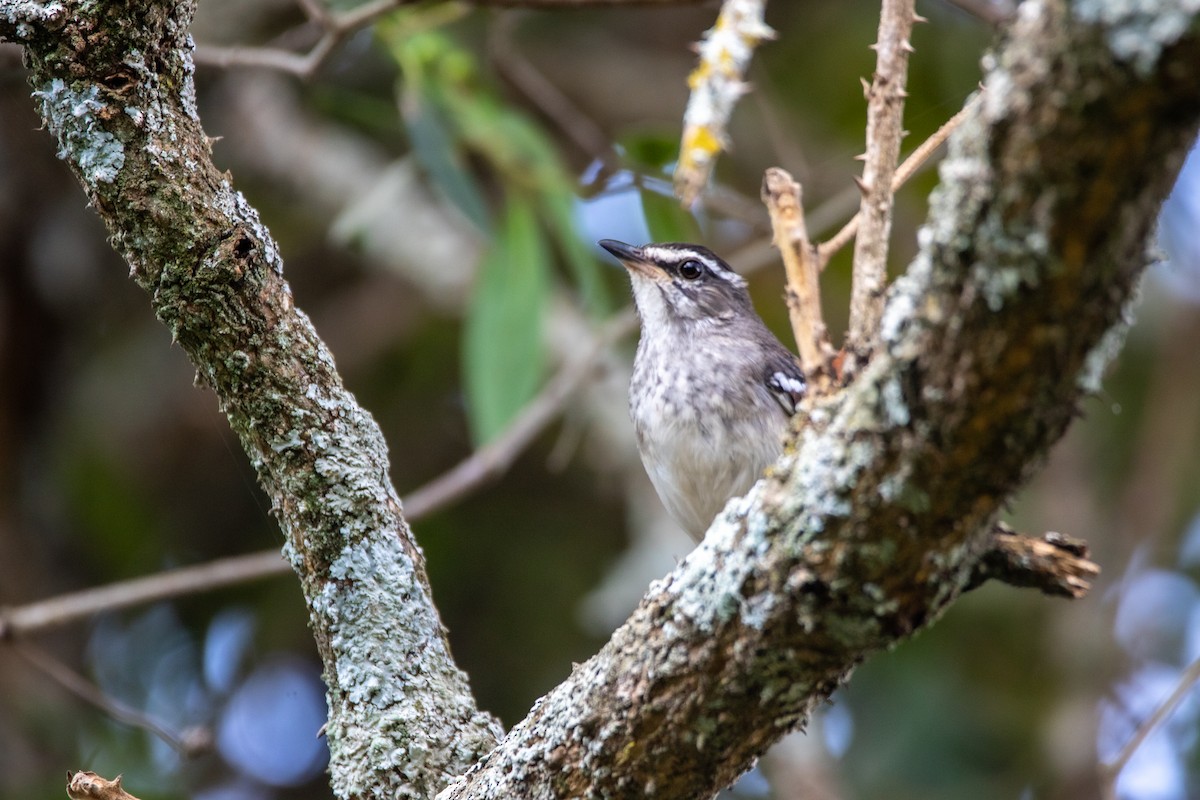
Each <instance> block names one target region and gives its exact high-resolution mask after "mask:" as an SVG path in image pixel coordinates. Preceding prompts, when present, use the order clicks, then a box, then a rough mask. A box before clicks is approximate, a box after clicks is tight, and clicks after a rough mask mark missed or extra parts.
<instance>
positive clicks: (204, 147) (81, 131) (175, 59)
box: [0, 0, 500, 797]
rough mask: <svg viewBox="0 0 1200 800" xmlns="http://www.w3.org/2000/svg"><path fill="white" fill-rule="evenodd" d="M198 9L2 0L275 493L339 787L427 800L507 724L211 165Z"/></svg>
mask: <svg viewBox="0 0 1200 800" xmlns="http://www.w3.org/2000/svg"><path fill="white" fill-rule="evenodd" d="M193 12H194V3H188V2H182V3H170V4H167V3H161V4H159V3H142V2H138V3H132V2H130V3H125V2H112V3H101V4H92V3H77V4H76V3H63V4H53V5H48V6H42V5H39V4H35V3H30V2H14V0H3V1H2V2H0V38H6V39H10V40H14V41H19V42H21V43H22V44H24V45H25V48H26V58H27V60H28V63H29V65H30V80H31V83H32V84H33V86H34V97H35V98H36V99H37V101H38V103H39V105H40V110H41V112H42V114H43V116H44V117H45V119H46V123H47V126H48V128H49V129H50V131H51V132H52V133H53V134H54V135H55V136H56V137H57V138H58V140H59V143H60V145H61V150H60V154H61V155H62V157H63V158H64V159H66V160H67V161H68V163H69V164H70V165H71V167H72V169H73V170H74V171H75V173H76V175H77V177H78V178H79V179H80V181H81V183H82V184H83V187H84V190H85V191H86V193H87V195H88V199H89V200H90V201H91V204H92V205H93V206H94V207H95V208H96V209H97V211H98V213H99V214H100V216H101V218H102V219H103V220H104V222H105V223H106V224H107V225H108V227H109V230H110V232H111V235H112V241H113V243H114V245H115V246H116V248H117V249H118V251H120V253H121V254H122V256H124V258H125V259H126V260H127V261H128V262H129V264H130V267H131V275H132V277H133V279H134V281H135V282H137V284H138V285H139V286H141V287H143V288H144V289H145V290H146V291H147V292H148V293H149V295H150V297H151V300H152V303H153V307H154V311H155V313H156V314H157V315H158V317H159V318H160V319H161V320H162V321H163V323H164V324H166V325H167V327H168V329H169V330H170V331H171V334H172V337H173V338H174V340H175V341H176V342H178V343H179V345H180V346H181V347H183V349H184V350H185V351H186V352H187V353H188V355H189V357H190V358H191V360H192V361H193V363H194V364H195V365H196V368H197V374H198V377H199V380H201V381H203V382H204V383H205V384H207V385H208V386H210V387H211V388H212V389H213V391H214V392H215V393H216V394H217V397H218V398H219V399H220V402H221V404H222V408H223V409H224V411H225V413H226V415H227V416H228V418H229V422H230V425H231V427H232V428H233V430H234V431H235V433H236V434H237V435H238V437H239V439H240V440H241V442H242V446H243V448H244V449H245V450H246V452H247V453H248V454H249V456H250V459H251V462H252V463H253V465H254V467H255V469H256V470H257V472H258V476H259V481H260V482H261V483H262V485H263V487H264V489H265V491H266V492H267V494H268V496H269V497H270V498H271V500H272V507H273V509H274V512H275V513H276V515H277V516H278V518H279V520H280V523H281V525H282V527H283V530H284V533H285V538H286V545H285V548H284V549H285V553H286V555H287V557H288V560H289V561H290V562H291V564H292V567H293V568H294V569H295V570H296V572H297V574H298V575H299V577H300V580H301V586H302V588H303V590H304V595H305V599H306V601H307V603H308V607H309V614H310V620H311V625H312V629H313V632H314V635H315V638H316V641H317V648H318V651H319V652H320V655H321V658H322V660H323V662H324V667H325V679H326V683H327V685H328V687H329V693H328V700H329V705H330V719H329V724H328V726H327V728H326V734H327V737H328V740H329V744H330V750H331V753H332V762H331V772H332V782H333V786H334V790H335V792H336V793H337V794H338V796H340V797H358V796H364V795H365V794H368V793H375V792H378V793H379V794H381V795H382V794H386V795H387V796H391V797H402V796H414V797H429V796H431V795H433V794H434V793H435V792H436V791H437V789H438V788H440V787H441V786H443V785H444V784H445V783H446V782H447V781H448V780H449V779H450V778H451V777H453V776H454V775H458V774H461V773H462V772H463V771H465V770H466V769H467V767H468V766H470V765H471V764H472V763H474V762H475V761H476V760H477V759H478V757H479V756H480V755H481V754H482V753H483V752H486V751H487V750H488V749H490V748H491V747H492V746H493V744H494V742H495V741H496V738H497V737H498V736H499V734H500V727H499V725H498V723H497V722H496V721H495V720H494V719H493V718H492V717H490V716H489V715H486V714H483V713H481V712H480V711H479V710H478V709H477V708H476V707H475V703H474V700H473V698H472V697H471V692H470V689H469V687H468V684H467V679H466V676H465V675H464V674H463V673H462V672H461V671H460V670H459V669H458V668H457V667H456V666H455V664H454V663H453V661H452V659H451V657H450V652H449V646H448V644H447V641H446V633H445V630H444V628H443V626H442V624H441V621H440V619H439V618H438V615H437V612H436V610H435V609H434V607H433V603H432V600H431V598H430V591H429V584H428V579H427V577H426V575H425V568H424V557H423V555H422V553H421V550H420V548H419V547H418V546H417V544H416V542H415V541H414V540H413V538H412V535H411V532H410V531H409V529H408V526H407V525H406V523H405V521H404V519H403V517H402V516H401V511H400V500H399V498H398V496H397V495H396V492H395V489H394V488H393V487H392V486H391V484H390V482H389V480H388V478H387V473H388V456H387V450H386V447H385V445H384V442H383V439H382V437H381V435H380V433H379V429H378V426H377V425H376V424H375V422H374V421H373V420H372V419H371V418H370V416H369V415H368V414H367V413H366V412H365V411H363V409H361V408H360V407H359V406H358V405H357V404H356V403H355V402H354V398H353V397H352V396H351V395H350V394H349V392H347V391H346V390H345V388H344V387H343V386H342V383H341V380H340V378H339V376H338V375H337V372H336V371H335V369H334V364H333V358H332V356H331V355H330V353H329V351H328V350H327V349H326V347H325V346H324V344H323V343H322V342H321V341H320V340H319V339H318V338H317V336H316V333H315V332H314V331H313V328H312V325H311V324H310V323H309V321H308V318H307V317H305V316H304V315H303V314H302V313H300V312H299V311H298V310H297V309H296V307H295V305H294V303H293V301H292V296H291V291H290V289H289V287H288V285H287V283H286V282H285V281H284V280H283V277H282V269H283V266H282V261H281V259H280V255H279V251H278V248H277V246H276V244H275V242H274V241H273V240H272V239H271V237H270V234H269V233H268V232H267V230H266V228H265V227H264V226H263V225H262V223H261V222H260V221H259V219H258V215H257V213H256V212H255V211H254V209H253V208H251V207H250V206H249V204H248V203H247V202H246V200H245V198H243V197H242V195H241V194H239V193H238V192H236V191H235V190H234V189H233V188H232V186H230V184H229V182H228V180H227V178H226V177H225V176H224V175H223V174H222V173H221V172H219V171H218V170H217V169H216V167H215V166H214V165H213V163H212V160H211V153H210V149H209V141H210V140H209V139H208V137H207V136H206V135H205V133H204V131H203V130H202V129H201V126H200V123H199V118H198V116H197V114H196V109H195V106H194V100H193V98H194V89H193V85H192V73H193V66H192V62H191V58H190V52H191V44H190V39H189V37H188V32H187V27H188V24H189V23H190V21H191V17H192V14H193ZM80 42H85V43H87V44H86V45H85V46H76V45H77V44H78V43H80ZM417 732H419V733H417ZM414 737H415V738H414ZM381 754H385V755H382V756H381Z"/></svg>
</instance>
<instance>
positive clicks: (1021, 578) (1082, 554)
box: [967, 522, 1100, 600]
mask: <svg viewBox="0 0 1200 800" xmlns="http://www.w3.org/2000/svg"><path fill="white" fill-rule="evenodd" d="M1099 574H1100V566H1099V565H1098V564H1096V563H1095V562H1094V561H1092V560H1090V559H1089V558H1088V547H1087V543H1086V542H1084V541H1082V540H1080V539H1072V538H1071V537H1069V536H1064V535H1063V534H1061V533H1055V532H1049V533H1045V534H1043V535H1042V537H1041V538H1037V539H1035V538H1032V537H1029V536H1022V535H1020V534H1018V533H1017V532H1015V531H1014V530H1013V529H1012V528H1010V527H1008V526H1007V525H1005V524H1004V523H1000V522H998V523H996V525H995V526H994V527H993V529H992V539H991V542H990V546H989V548H988V550H987V552H985V553H984V555H983V557H982V558H981V559H980V560H979V561H978V562H977V563H976V565H975V573H974V574H973V575H972V576H971V580H970V582H969V583H968V585H967V588H968V589H973V588H975V587H977V586H979V585H981V584H983V583H984V582H986V581H988V580H997V581H1000V582H1001V583H1007V584H1009V585H1010V586H1019V587H1023V588H1032V589H1038V590H1039V591H1041V592H1042V594H1046V595H1050V596H1053V597H1069V598H1072V599H1075V600H1078V599H1079V598H1081V597H1083V596H1084V595H1086V594H1087V593H1088V591H1089V590H1090V589H1091V588H1092V584H1091V582H1092V580H1093V579H1094V578H1095V577H1096V576H1097V575H1099Z"/></svg>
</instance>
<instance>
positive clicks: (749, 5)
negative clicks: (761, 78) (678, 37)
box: [674, 0, 775, 208]
mask: <svg viewBox="0 0 1200 800" xmlns="http://www.w3.org/2000/svg"><path fill="white" fill-rule="evenodd" d="M765 5H766V0H724V2H723V3H722V4H721V13H720V14H719V15H718V16H717V22H716V24H715V25H713V27H712V29H711V30H709V31H707V32H706V33H705V34H704V40H703V41H702V42H700V44H699V46H698V47H697V51H698V52H699V54H700V63H698V64H697V65H696V68H695V69H694V70H692V74H691V75H689V76H688V88H689V89H691V95H690V96H689V97H688V104H687V108H686V109H685V110H684V113H683V138H682V140H681V141H680V144H679V163H678V164H677V165H676V167H675V179H674V183H675V194H676V196H677V197H679V200H680V202H681V203H682V204H683V206H684V208H687V207H689V206H691V205H692V203H693V202H695V200H696V198H697V197H699V196H700V192H701V190H702V189H704V185H705V184H706V183H707V182H708V176H709V175H710V174H711V173H712V169H713V166H714V165H715V164H716V161H717V156H719V155H720V154H721V151H722V150H724V149H725V148H726V146H727V145H728V142H727V141H726V137H725V126H726V125H727V124H728V123H729V117H730V115H732V114H733V108H734V106H735V105H736V104H737V101H738V99H740V98H741V96H742V95H743V94H745V93H746V91H747V88H748V86H747V84H746V79H745V75H746V69H747V68H748V67H749V66H750V57H751V56H753V55H754V48H755V47H757V46H758V44H759V43H760V42H762V41H763V40H765V39H771V38H773V37H774V36H775V32H774V31H773V30H771V28H770V27H769V26H768V25H767V23H766V22H764V21H763V7H764V6H765Z"/></svg>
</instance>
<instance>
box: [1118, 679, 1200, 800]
mask: <svg viewBox="0 0 1200 800" xmlns="http://www.w3.org/2000/svg"><path fill="white" fill-rule="evenodd" d="M1197 681H1200V658H1198V659H1196V660H1195V661H1193V662H1192V663H1191V664H1188V667H1187V669H1185V670H1184V671H1183V674H1182V675H1180V676H1179V683H1177V684H1176V685H1175V688H1174V689H1173V690H1172V691H1171V694H1170V695H1168V697H1167V699H1166V700H1163V701H1162V703H1161V704H1160V705H1159V706H1158V708H1156V709H1154V713H1152V714H1151V715H1150V716H1149V717H1147V718H1146V719H1145V721H1143V722H1142V724H1141V725H1139V726H1138V728H1137V730H1136V731H1134V732H1133V736H1131V737H1129V741H1128V742H1126V743H1125V746H1124V747H1122V748H1121V752H1119V753H1117V755H1116V757H1115V758H1114V759H1112V760H1111V761H1108V762H1106V763H1104V764H1101V765H1100V778H1101V781H1102V786H1101V789H1102V790H1103V791H1104V796H1105V797H1106V798H1112V800H1116V797H1117V779H1118V778H1119V777H1120V776H1121V770H1123V769H1125V765H1126V764H1128V763H1129V759H1131V758H1133V754H1134V753H1136V752H1137V750H1138V748H1139V747H1141V746H1142V743H1143V742H1145V741H1146V737H1148V736H1149V735H1150V734H1151V733H1153V732H1154V730H1155V728H1157V727H1158V726H1159V725H1161V724H1162V723H1163V722H1164V721H1165V720H1166V719H1167V717H1169V716H1170V715H1171V712H1172V711H1174V710H1175V708H1176V707H1177V706H1178V705H1179V704H1180V703H1181V702H1182V701H1183V698H1184V697H1186V696H1187V693H1188V692H1190V691H1191V690H1192V688H1193V687H1194V686H1195V685H1196V682H1197Z"/></svg>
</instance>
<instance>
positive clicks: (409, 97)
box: [400, 84, 491, 231]
mask: <svg viewBox="0 0 1200 800" xmlns="http://www.w3.org/2000/svg"><path fill="white" fill-rule="evenodd" d="M400 108H401V110H402V111H403V115H404V124H405V126H406V127H407V128H408V138H409V140H410V141H411V142H412V147H413V153H414V154H415V155H416V157H417V160H418V161H419V162H420V163H421V166H422V167H424V168H425V171H426V172H427V173H428V175H429V177H430V178H431V179H432V180H433V182H434V183H435V184H436V185H437V187H438V188H439V189H441V190H442V192H443V193H444V194H445V195H446V197H447V198H448V199H449V200H450V202H452V203H454V205H456V206H458V208H459V210H461V211H462V212H463V214H465V215H466V217H467V219H469V220H471V221H472V222H473V223H475V225H477V226H478V227H479V229H480V230H482V231H487V230H490V228H491V220H490V219H489V218H488V210H487V203H486V202H485V201H484V199H483V193H482V192H480V190H479V187H478V186H477V185H476V183H475V179H474V177H472V175H471V174H470V173H469V172H467V170H465V169H464V168H463V166H462V163H461V161H462V158H461V154H460V153H459V152H458V150H457V148H456V144H457V140H458V137H457V136H455V135H454V134H453V132H452V131H451V128H450V126H449V125H448V124H447V123H446V120H445V119H444V118H443V114H442V111H441V109H440V108H439V107H438V103H437V102H436V101H435V100H434V99H433V96H432V93H431V92H428V91H423V90H422V89H420V88H416V87H413V86H412V85H411V84H410V85H409V86H406V87H405V88H404V89H403V90H402V98H401V102H400Z"/></svg>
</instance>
